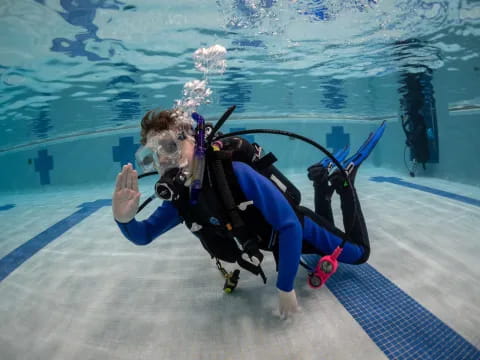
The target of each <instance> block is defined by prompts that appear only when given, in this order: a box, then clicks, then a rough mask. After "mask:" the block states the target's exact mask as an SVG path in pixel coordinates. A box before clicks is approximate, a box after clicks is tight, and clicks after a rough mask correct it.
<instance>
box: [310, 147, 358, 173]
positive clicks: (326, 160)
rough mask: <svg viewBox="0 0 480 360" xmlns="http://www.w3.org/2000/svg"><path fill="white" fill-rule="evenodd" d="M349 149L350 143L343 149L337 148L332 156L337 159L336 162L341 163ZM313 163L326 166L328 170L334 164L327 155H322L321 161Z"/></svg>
mask: <svg viewBox="0 0 480 360" xmlns="http://www.w3.org/2000/svg"><path fill="white" fill-rule="evenodd" d="M349 151H350V145H346V146H345V147H344V148H343V149H340V150H338V151H337V152H336V153H335V154H333V157H334V158H335V159H337V160H338V162H339V163H340V164H341V163H342V161H343V160H345V158H346V157H347V156H348V153H349ZM315 165H321V166H323V167H324V168H326V169H327V170H328V171H330V170H332V169H333V167H334V166H335V163H334V162H333V161H332V159H330V158H329V157H328V156H326V157H324V158H323V159H322V161H320V162H319V163H317V164H315Z"/></svg>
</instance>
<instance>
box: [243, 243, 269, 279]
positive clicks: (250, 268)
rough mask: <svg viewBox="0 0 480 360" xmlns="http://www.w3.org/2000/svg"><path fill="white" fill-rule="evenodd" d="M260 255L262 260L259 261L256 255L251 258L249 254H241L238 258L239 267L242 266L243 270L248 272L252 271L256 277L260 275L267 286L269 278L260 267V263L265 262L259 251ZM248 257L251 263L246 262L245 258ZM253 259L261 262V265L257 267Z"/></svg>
mask: <svg viewBox="0 0 480 360" xmlns="http://www.w3.org/2000/svg"><path fill="white" fill-rule="evenodd" d="M259 254H260V255H261V259H258V258H257V257H256V256H255V255H254V256H250V255H248V254H247V252H245V251H244V252H242V253H241V254H240V256H239V257H238V259H237V263H238V265H240V266H241V267H242V268H244V269H245V270H247V271H250V272H251V273H252V274H254V275H260V277H261V278H262V280H263V283H264V284H266V283H267V277H266V276H265V273H264V272H263V269H262V267H261V266H260V263H261V262H262V260H263V254H262V253H260V251H259ZM244 255H246V256H247V257H248V258H249V259H250V261H247V260H245V256H244ZM252 258H257V259H258V260H260V263H259V264H258V265H255V264H254V263H253V262H252V261H253V259H252Z"/></svg>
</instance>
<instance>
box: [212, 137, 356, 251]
mask: <svg viewBox="0 0 480 360" xmlns="http://www.w3.org/2000/svg"><path fill="white" fill-rule="evenodd" d="M246 134H274V135H283V136H288V137H293V138H296V139H299V140H302V141H304V142H306V143H308V144H310V145H312V146H314V147H315V148H317V149H319V150H320V151H321V152H323V153H324V154H325V155H327V156H328V157H329V158H330V159H331V160H332V162H333V163H334V164H335V165H336V166H337V167H338V169H339V170H340V172H341V173H342V175H343V176H344V177H345V181H346V182H347V184H348V186H349V187H350V189H351V191H352V195H353V201H354V205H355V206H354V210H353V218H352V224H351V226H350V229H348V231H346V232H345V234H344V238H343V241H342V243H341V245H340V247H341V248H343V247H344V246H345V242H346V241H347V239H348V238H349V235H350V233H351V232H352V230H353V228H354V226H355V221H356V218H357V211H358V203H357V198H356V196H355V190H354V189H353V186H352V183H351V182H350V179H349V178H348V175H347V173H346V171H345V169H344V168H343V166H342V165H341V164H340V162H339V161H338V160H337V159H336V158H335V156H333V155H332V153H330V152H329V151H328V150H327V149H325V148H324V147H323V146H322V145H320V144H318V143H316V142H315V141H313V140H311V139H309V138H307V137H305V136H302V135H299V134H295V133H292V132H289V131H284V130H274V129H253V130H241V131H234V132H231V133H228V134H222V135H220V136H217V137H215V138H214V139H213V140H220V139H223V138H227V137H231V136H240V135H246ZM346 230H347V229H346Z"/></svg>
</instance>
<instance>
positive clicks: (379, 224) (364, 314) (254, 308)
mask: <svg viewBox="0 0 480 360" xmlns="http://www.w3.org/2000/svg"><path fill="white" fill-rule="evenodd" d="M292 179H293V180H294V182H295V183H296V184H297V185H298V186H299V188H300V189H301V190H302V194H303V204H304V205H306V206H312V203H313V192H312V189H311V185H310V183H309V182H308V181H307V180H306V178H305V177H304V176H303V175H296V176H293V177H292ZM395 179H396V180H395ZM398 179H401V180H398ZM142 189H144V190H145V193H146V194H148V195H149V194H150V192H151V189H150V187H149V186H147V185H143V187H142ZM357 189H358V193H359V196H360V200H361V205H362V209H363V212H364V215H365V218H366V222H367V225H368V229H369V235H370V239H371V245H372V254H371V257H370V260H369V263H368V265H361V266H356V267H355V266H347V265H341V267H340V268H341V271H339V272H338V273H337V274H335V275H334V276H333V277H332V278H331V279H330V281H329V286H328V287H324V288H321V289H319V290H312V289H310V288H309V287H308V286H307V283H306V275H307V273H306V271H305V270H304V269H302V268H300V269H299V272H298V275H297V280H296V284H295V289H296V292H297V297H298V301H299V304H300V305H301V307H302V311H301V312H300V313H299V314H297V315H296V316H295V317H293V318H290V319H288V320H286V321H285V320H281V319H280V318H279V317H278V316H276V314H275V310H276V306H277V293H276V288H275V280H276V274H275V264H274V261H273V257H272V256H271V255H270V254H267V256H266V260H265V261H264V263H265V266H264V269H265V271H266V275H267V277H268V283H267V285H263V283H262V281H261V280H260V279H259V278H257V277H255V276H253V275H250V274H249V273H247V272H245V271H241V274H240V282H239V286H238V288H237V289H236V290H235V292H233V293H232V294H225V293H223V291H222V287H223V279H222V278H221V276H220V274H219V272H218V271H217V269H216V267H215V264H214V262H213V261H212V260H210V258H209V256H208V254H207V253H206V252H205V251H204V250H203V248H202V247H201V245H200V243H199V242H198V241H197V240H196V239H195V238H194V237H193V236H192V235H191V234H190V233H189V232H188V231H187V230H186V228H184V227H183V226H182V225H180V226H177V227H176V228H174V229H173V230H171V231H170V232H169V233H168V234H167V235H163V236H161V237H159V238H158V239H157V240H156V241H154V242H153V243H151V244H150V245H148V246H144V247H140V246H135V245H132V244H131V243H130V242H128V241H127V240H126V239H124V238H123V237H122V235H121V233H120V231H119V230H118V228H117V227H116V225H115V223H114V222H113V219H112V211H111V206H110V205H109V201H108V200H109V199H110V197H111V194H112V190H113V180H112V184H108V186H107V185H105V186H97V187H85V188H77V189H63V190H62V191H56V190H54V189H51V190H48V189H47V190H46V191H44V192H43V193H36V194H22V195H13V194H4V195H1V196H0V209H1V210H0V219H1V221H0V279H1V280H0V354H1V356H0V358H1V359H2V360H12V359H35V360H38V359H48V360H54V359H62V360H64V359H82V360H86V359H128V360H131V359H178V360H181V359H195V360H200V359H205V360H214V359H218V360H220V359H221V360H225V359H251V360H254V359H262V360H268V359H272V360H282V359H289V360H292V359H295V360H296V359H302V360H310V359H311V360H317V359H339V360H342V359H348V360H351V359H372V360H376V359H440V358H442V359H443V358H445V359H469V360H470V359H480V352H479V350H478V349H479V347H480V306H479V299H480V280H479V279H480V261H479V260H478V259H479V257H480V242H479V241H478V230H479V225H478V224H480V204H478V200H479V199H480V189H478V188H476V187H472V186H467V185H461V184H456V183H453V182H449V181H445V180H438V179H431V178H420V177H418V178H409V177H408V176H405V174H403V173H395V172H392V171H389V170H385V169H379V168H365V169H362V171H361V172H360V173H359V175H358V179H357ZM102 199H104V200H105V201H97V202H94V201H95V200H102ZM88 202H90V204H87V205H86V204H85V203H88ZM92 202H93V204H92ZM81 204H84V205H82V206H81V207H79V206H80V205H81ZM158 204H159V203H158V202H157V203H156V205H158ZM154 208H155V204H151V205H149V206H148V207H147V208H146V209H145V210H144V212H143V213H144V214H143V217H145V216H147V215H148V214H149V213H151V212H152V211H153V209H154ZM335 212H336V219H337V223H339V224H341V218H340V217H339V216H338V215H339V211H338V203H337V202H336V203H335ZM22 245H23V247H22ZM226 267H227V268H228V269H229V270H230V269H233V268H234V267H233V266H232V265H226ZM2 274H3V275H2ZM442 346H443V348H442ZM448 349H450V350H448ZM449 351H450V353H448V352H449Z"/></svg>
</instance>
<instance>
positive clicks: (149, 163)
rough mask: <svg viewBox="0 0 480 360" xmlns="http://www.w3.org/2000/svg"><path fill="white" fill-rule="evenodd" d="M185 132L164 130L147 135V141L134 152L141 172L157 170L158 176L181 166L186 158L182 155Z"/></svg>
mask: <svg viewBox="0 0 480 360" xmlns="http://www.w3.org/2000/svg"><path fill="white" fill-rule="evenodd" d="M185 139H186V135H185V133H184V132H183V131H182V132H177V131H173V130H165V131H161V132H159V133H155V134H153V135H152V136H149V138H148V141H147V143H146V144H145V145H144V146H142V147H140V148H139V149H138V150H137V152H136V153H135V158H136V160H137V164H138V165H139V166H140V168H142V170H143V172H144V173H146V172H151V171H155V170H156V171H157V172H158V174H159V175H160V176H162V175H163V174H165V173H166V172H167V171H168V170H170V169H174V168H183V167H185V166H186V165H187V160H186V159H183V157H182V141H183V140H185Z"/></svg>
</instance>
